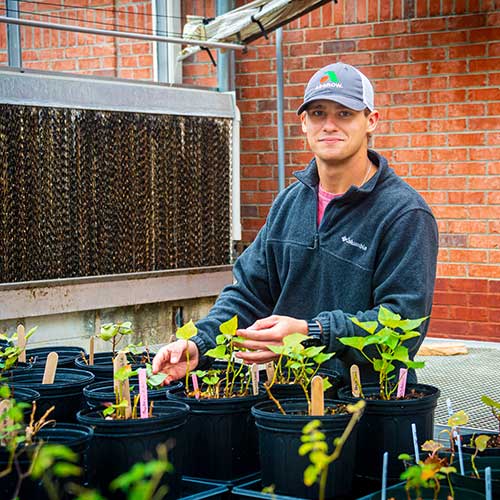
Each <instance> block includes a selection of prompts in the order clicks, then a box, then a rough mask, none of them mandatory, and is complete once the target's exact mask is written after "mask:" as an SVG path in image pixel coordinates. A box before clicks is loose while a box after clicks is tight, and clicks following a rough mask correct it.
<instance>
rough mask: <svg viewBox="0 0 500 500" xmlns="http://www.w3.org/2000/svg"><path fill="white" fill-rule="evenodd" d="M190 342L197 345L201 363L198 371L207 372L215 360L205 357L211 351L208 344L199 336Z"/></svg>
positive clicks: (199, 362)
mask: <svg viewBox="0 0 500 500" xmlns="http://www.w3.org/2000/svg"><path fill="white" fill-rule="evenodd" d="M189 340H192V341H193V342H194V343H195V344H196V347H198V354H199V361H198V366H197V367H196V369H199V370H206V369H207V368H210V366H211V364H212V361H213V360H212V358H209V357H208V356H205V353H206V352H207V351H208V349H209V347H208V346H207V343H206V342H205V341H204V340H203V339H202V338H201V337H200V336H199V335H195V336H194V337H191V338H190V339H189Z"/></svg>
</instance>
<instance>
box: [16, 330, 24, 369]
mask: <svg viewBox="0 0 500 500" xmlns="http://www.w3.org/2000/svg"><path fill="white" fill-rule="evenodd" d="M17 346H18V347H19V349H21V352H20V353H19V357H18V360H19V361H20V362H21V363H26V330H25V329H24V326H23V325H18V326H17Z"/></svg>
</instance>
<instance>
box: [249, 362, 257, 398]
mask: <svg viewBox="0 0 500 500" xmlns="http://www.w3.org/2000/svg"><path fill="white" fill-rule="evenodd" d="M250 373H251V375H252V394H253V395H254V396H257V394H259V365H257V363H253V364H252V366H251V367H250Z"/></svg>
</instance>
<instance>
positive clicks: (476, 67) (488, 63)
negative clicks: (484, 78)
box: [469, 57, 500, 85]
mask: <svg viewBox="0 0 500 500" xmlns="http://www.w3.org/2000/svg"><path fill="white" fill-rule="evenodd" d="M499 65H500V58H499V57H496V58H494V57H489V58H487V59H474V60H471V61H470V62H469V69H470V71H473V72H479V71H498V68H499ZM476 85H477V84H476Z"/></svg>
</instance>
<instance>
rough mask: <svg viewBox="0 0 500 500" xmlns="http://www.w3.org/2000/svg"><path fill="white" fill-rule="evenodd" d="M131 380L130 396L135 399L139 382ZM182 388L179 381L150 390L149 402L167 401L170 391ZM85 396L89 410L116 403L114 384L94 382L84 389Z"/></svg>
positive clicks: (134, 379) (135, 378)
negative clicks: (108, 403) (104, 404)
mask: <svg viewBox="0 0 500 500" xmlns="http://www.w3.org/2000/svg"><path fill="white" fill-rule="evenodd" d="M129 380H130V387H131V391H130V394H131V396H132V397H133V396H135V395H136V394H139V382H138V379H137V377H131V378H130V379H129ZM181 387H183V383H182V382H180V381H177V382H172V383H171V384H169V385H166V386H164V387H161V388H158V389H148V401H166V400H167V392H168V391H171V390H173V389H179V388H181ZM83 396H84V398H85V402H86V403H87V406H88V407H89V408H98V407H100V406H102V404H103V403H107V402H114V400H115V392H114V388H113V382H111V381H104V382H94V383H93V384H90V385H88V386H87V387H85V388H84V389H83Z"/></svg>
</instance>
